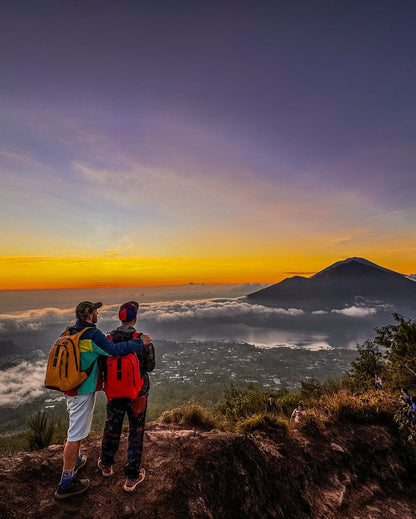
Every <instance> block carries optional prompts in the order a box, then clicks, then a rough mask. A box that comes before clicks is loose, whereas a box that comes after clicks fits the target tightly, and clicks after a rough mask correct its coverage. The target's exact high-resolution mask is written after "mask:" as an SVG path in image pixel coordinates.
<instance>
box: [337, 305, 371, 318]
mask: <svg viewBox="0 0 416 519" xmlns="http://www.w3.org/2000/svg"><path fill="white" fill-rule="evenodd" d="M331 313H332V314H340V315H347V316H348V317H368V316H370V315H375V314H376V313H377V309H376V308H366V307H359V306H349V307H348V308H342V309H341V310H331Z"/></svg>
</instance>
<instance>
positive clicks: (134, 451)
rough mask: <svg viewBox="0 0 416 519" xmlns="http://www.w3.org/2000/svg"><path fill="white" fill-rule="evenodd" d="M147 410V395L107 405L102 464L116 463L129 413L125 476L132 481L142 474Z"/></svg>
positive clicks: (115, 401) (117, 399)
mask: <svg viewBox="0 0 416 519" xmlns="http://www.w3.org/2000/svg"><path fill="white" fill-rule="evenodd" d="M146 410H147V395H144V396H139V397H137V398H136V399H135V400H131V399H130V398H115V399H114V400H111V402H108V403H107V420H106V422H105V426H104V433H103V441H102V444H101V463H102V464H103V465H104V466H107V467H108V466H110V465H112V464H113V463H114V456H115V454H116V452H117V450H118V446H119V443H120V435H121V430H122V427H123V420H124V415H125V414H126V413H127V416H128V419H129V440H128V446H127V464H126V465H125V467H124V474H125V476H126V477H127V478H131V479H134V478H137V477H138V475H139V472H140V464H141V461H142V451H143V437H144V423H145V419H146Z"/></svg>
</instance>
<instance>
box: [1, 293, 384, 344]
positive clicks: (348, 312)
mask: <svg viewBox="0 0 416 519" xmlns="http://www.w3.org/2000/svg"><path fill="white" fill-rule="evenodd" d="M118 308H119V306H118V305H109V306H103V307H102V308H101V309H100V311H99V314H100V315H99V322H98V327H99V328H101V327H102V329H103V330H107V329H108V330H109V329H111V328H112V327H114V326H116V325H117V324H118ZM377 310H378V309H377V308H374V307H365V306H350V307H348V308H342V309H333V310H330V311H324V310H315V311H312V312H305V311H304V310H302V309H300V308H288V309H286V308H274V307H270V306H263V305H260V304H252V303H249V302H247V300H246V299H245V298H241V297H240V298H235V299H231V298H222V299H204V300H197V301H173V302H172V301H167V302H159V303H143V304H141V305H140V309H139V315H138V320H139V322H140V324H142V323H143V324H144V325H148V324H149V323H151V324H152V325H157V324H160V325H164V324H174V323H175V322H178V323H182V324H183V323H185V322H189V321H204V324H207V325H209V323H214V322H216V323H222V324H226V323H227V322H234V323H235V322H241V323H245V324H253V325H256V324H259V325H260V324H261V323H265V322H268V323H269V324H270V323H272V322H274V321H276V322H279V323H281V322H282V320H288V322H292V321H293V319H299V318H307V319H310V318H314V319H319V318H320V317H321V318H324V317H325V316H330V315H334V314H338V315H341V316H342V315H343V316H346V317H353V318H365V317H370V316H374V315H375V314H376V313H377ZM74 321H75V319H74V308H66V309H59V308H38V309H33V310H25V311H23V312H19V313H17V312H16V313H7V314H6V313H3V314H0V332H1V333H2V335H3V336H5V335H7V333H10V334H13V336H15V335H16V334H19V332H36V331H38V332H39V331H42V330H43V329H46V328H47V327H51V326H54V327H57V328H58V327H61V328H62V330H63V329H65V327H66V326H68V325H69V324H71V323H74Z"/></svg>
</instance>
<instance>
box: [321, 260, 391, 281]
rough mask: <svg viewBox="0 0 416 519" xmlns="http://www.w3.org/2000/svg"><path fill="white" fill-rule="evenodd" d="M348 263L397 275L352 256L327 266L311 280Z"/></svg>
mask: <svg viewBox="0 0 416 519" xmlns="http://www.w3.org/2000/svg"><path fill="white" fill-rule="evenodd" d="M349 263H360V264H361V265H366V266H367V267H373V268H376V269H379V270H383V271H384V272H392V273H394V274H398V273H397V272H394V270H390V269H386V268H384V267H381V266H380V265H377V263H373V262H372V261H369V260H367V259H365V258H360V257H359V256H352V257H351V258H347V259H345V260H341V261H337V262H336V263H333V264H332V265H329V267H326V268H324V269H323V270H321V271H320V272H318V273H317V274H315V275H314V276H312V278H315V277H319V276H321V275H322V274H323V273H324V272H328V271H330V270H333V269H336V268H338V267H340V266H342V265H348V264H349Z"/></svg>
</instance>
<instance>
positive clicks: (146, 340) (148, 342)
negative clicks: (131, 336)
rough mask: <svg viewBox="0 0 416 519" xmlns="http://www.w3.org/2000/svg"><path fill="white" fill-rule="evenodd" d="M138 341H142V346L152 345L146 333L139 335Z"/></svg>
mask: <svg viewBox="0 0 416 519" xmlns="http://www.w3.org/2000/svg"><path fill="white" fill-rule="evenodd" d="M140 339H141V340H142V342H143V344H144V346H148V345H149V344H151V343H152V338H151V337H150V335H147V334H146V333H142V334H141V335H140Z"/></svg>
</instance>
